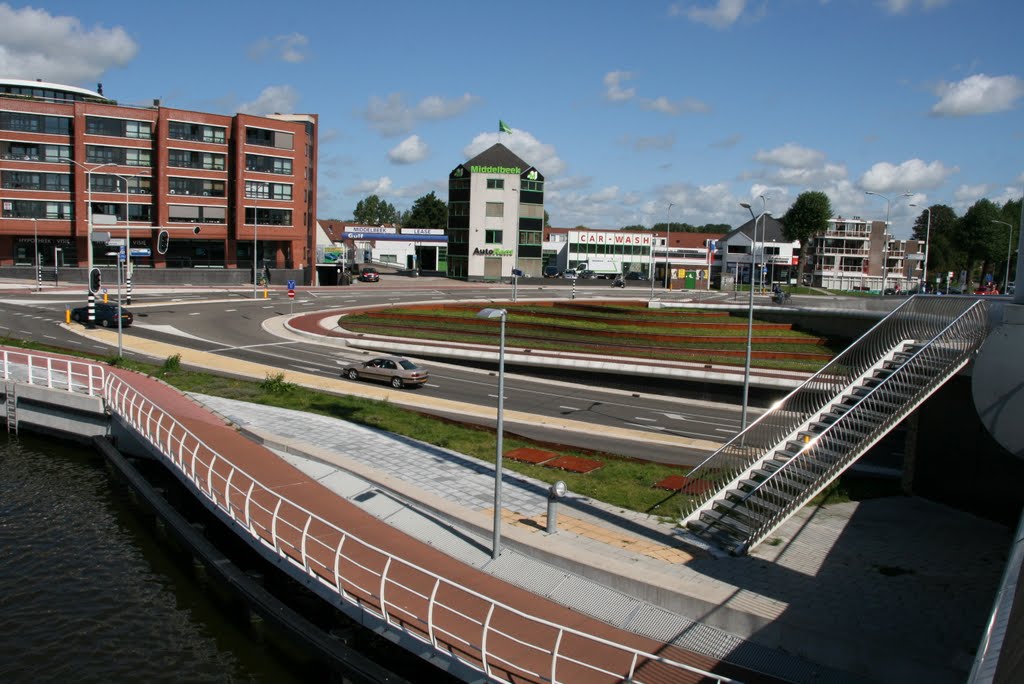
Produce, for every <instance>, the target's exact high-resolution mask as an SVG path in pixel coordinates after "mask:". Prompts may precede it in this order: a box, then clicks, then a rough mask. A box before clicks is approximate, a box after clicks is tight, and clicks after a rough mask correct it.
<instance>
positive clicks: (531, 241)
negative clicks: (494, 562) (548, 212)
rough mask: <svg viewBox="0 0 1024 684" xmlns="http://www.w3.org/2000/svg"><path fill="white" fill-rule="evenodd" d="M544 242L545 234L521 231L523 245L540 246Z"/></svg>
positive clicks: (520, 241)
mask: <svg viewBox="0 0 1024 684" xmlns="http://www.w3.org/2000/svg"><path fill="white" fill-rule="evenodd" d="M543 241H544V233H542V232H541V231H536V230H521V231H519V244H521V245H539V244H541V243H542V242H543Z"/></svg>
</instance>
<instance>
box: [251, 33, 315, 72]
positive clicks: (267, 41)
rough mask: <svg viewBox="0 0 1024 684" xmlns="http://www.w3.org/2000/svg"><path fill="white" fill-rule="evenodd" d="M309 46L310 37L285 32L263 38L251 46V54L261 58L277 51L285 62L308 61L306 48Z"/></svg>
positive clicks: (278, 55) (255, 57)
mask: <svg viewBox="0 0 1024 684" xmlns="http://www.w3.org/2000/svg"><path fill="white" fill-rule="evenodd" d="M307 47H309V38H308V37H306V36H305V35H303V34H301V33H285V34H282V35H280V36H274V37H273V38H263V39H262V40H259V41H257V42H256V43H254V44H253V45H252V47H250V48H249V54H250V55H251V56H252V57H253V58H254V59H259V58H261V57H263V56H264V55H266V54H268V53H276V55H277V57H278V58H279V59H280V60H281V61H283V62H291V63H292V64H297V63H298V62H304V61H306V57H307V55H306V48H307Z"/></svg>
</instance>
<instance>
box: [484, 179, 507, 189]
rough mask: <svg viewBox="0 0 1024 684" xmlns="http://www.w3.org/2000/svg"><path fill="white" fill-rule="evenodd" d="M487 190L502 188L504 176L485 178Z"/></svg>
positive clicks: (503, 186) (503, 187)
mask: <svg viewBox="0 0 1024 684" xmlns="http://www.w3.org/2000/svg"><path fill="white" fill-rule="evenodd" d="M487 189H488V190H504V189H505V179H504V178H488V179H487Z"/></svg>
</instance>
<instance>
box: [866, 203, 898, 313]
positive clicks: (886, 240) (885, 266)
mask: <svg viewBox="0 0 1024 684" xmlns="http://www.w3.org/2000/svg"><path fill="white" fill-rule="evenodd" d="M864 195H873V196H876V197H880V198H882V199H883V200H885V201H886V227H885V231H884V232H883V241H884V242H883V244H882V255H883V256H882V292H880V293H879V294H881V295H882V296H885V294H886V275H888V270H889V205H890V203H891V202H892V201H891V200H890V199H889V198H887V197H886V196H885V195H880V194H879V193H872V191H871V190H864Z"/></svg>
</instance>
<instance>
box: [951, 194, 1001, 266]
mask: <svg viewBox="0 0 1024 684" xmlns="http://www.w3.org/2000/svg"><path fill="white" fill-rule="evenodd" d="M999 216H1000V213H999V207H997V206H996V205H995V203H994V202H992V200H989V199H980V200H978V201H977V202H975V203H974V204H973V205H971V207H970V209H968V210H967V212H966V213H965V214H964V215H963V216H962V217H961V218H960V220H959V221H957V222H956V226H955V227H954V229H953V238H954V239H955V241H956V244H957V246H958V247H959V248H960V249H961V250H962V252H963V255H962V261H961V264H962V266H963V269H964V270H965V271H967V280H968V283H970V281H971V280H973V279H974V275H975V267H976V266H977V265H978V264H980V265H981V268H980V272H979V280H980V278H983V277H984V276H985V274H986V273H991V272H992V270H991V265H992V264H993V263H995V262H997V261H999V259H1000V252H1003V253H1004V254H1005V249H1006V243H1005V242H1004V241H1003V240H1001V239H1000V234H1001V235H1002V236H1005V235H1006V229H1005V227H1003V226H1000V225H998V224H994V223H992V220H993V219H996V220H1001V219H1000V218H999ZM1004 239H1005V237H1004ZM1000 247H1002V249H1000ZM1004 258H1005V257H1004Z"/></svg>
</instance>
